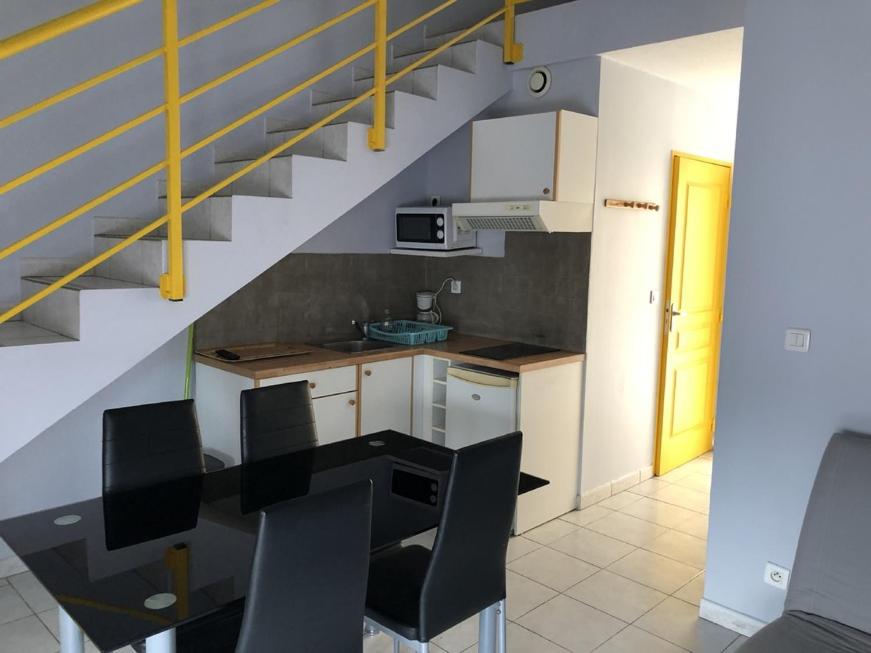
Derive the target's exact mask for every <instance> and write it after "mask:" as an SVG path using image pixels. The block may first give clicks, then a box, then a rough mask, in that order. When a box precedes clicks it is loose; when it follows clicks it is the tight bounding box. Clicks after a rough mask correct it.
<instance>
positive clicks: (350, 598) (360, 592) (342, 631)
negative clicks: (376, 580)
mask: <svg viewBox="0 0 871 653" xmlns="http://www.w3.org/2000/svg"><path fill="white" fill-rule="evenodd" d="M371 519H372V483H371V481H363V482H358V483H354V484H352V485H347V486H345V487H342V488H339V489H337V490H330V491H328V492H324V493H321V494H315V495H310V496H307V497H305V498H302V499H295V500H293V501H288V502H285V503H282V504H278V505H276V506H274V507H271V508H267V509H266V510H264V511H263V512H262V513H261V517H260V527H259V531H258V535H257V545H256V548H255V552H254V561H253V564H252V569H251V581H250V584H249V589H248V596H247V598H246V599H245V604H244V608H240V609H237V610H236V611H232V610H231V611H224V612H221V613H218V614H217V615H215V616H212V617H206V618H205V619H201V620H197V621H194V622H193V623H191V624H190V625H188V626H182V627H181V628H180V629H179V630H178V633H177V637H176V649H177V651H178V653H222V652H225V651H226V652H227V653H229V652H231V651H235V653H255V652H256V653H283V652H285V651H293V653H326V652H328V651H329V652H332V651H336V652H341V653H355V652H356V653H359V652H361V651H362V650H363V636H362V630H361V625H362V623H363V617H364V610H365V603H366V579H367V572H368V566H369V540H370V529H371Z"/></svg>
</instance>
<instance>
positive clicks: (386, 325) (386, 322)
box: [381, 308, 393, 333]
mask: <svg viewBox="0 0 871 653" xmlns="http://www.w3.org/2000/svg"><path fill="white" fill-rule="evenodd" d="M381 328H382V329H384V330H385V331H387V332H388V333H389V332H390V331H393V319H392V318H391V317H390V309H389V308H385V309H384V319H383V320H382V321H381Z"/></svg>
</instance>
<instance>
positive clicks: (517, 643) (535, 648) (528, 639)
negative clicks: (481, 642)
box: [463, 621, 566, 653]
mask: <svg viewBox="0 0 871 653" xmlns="http://www.w3.org/2000/svg"><path fill="white" fill-rule="evenodd" d="M508 651H509V653H565V651H566V649H564V648H563V647H562V646H557V645H556V644H554V643H553V642H549V641H548V640H546V639H545V638H544V637H541V636H540V635H536V634H535V633H534V632H532V631H531V630H527V629H526V628H524V627H523V626H521V625H520V624H516V623H514V622H511V621H509V622H508ZM463 653H478V645H477V644H475V645H474V646H472V647H471V648H469V649H466V650H465V651H464V652H463Z"/></svg>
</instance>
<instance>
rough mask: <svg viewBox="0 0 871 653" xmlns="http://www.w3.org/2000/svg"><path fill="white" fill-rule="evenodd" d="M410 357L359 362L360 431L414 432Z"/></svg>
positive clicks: (364, 432)
mask: <svg viewBox="0 0 871 653" xmlns="http://www.w3.org/2000/svg"><path fill="white" fill-rule="evenodd" d="M411 360H412V359H411V358H397V359H395V360H389V361H381V362H378V363H364V364H362V365H361V366H360V434H361V435H368V434H369V433H375V432H377V431H383V430H386V429H393V430H394V431H399V432H400V433H405V434H410V433H411V385H412V383H411V368H412V363H411Z"/></svg>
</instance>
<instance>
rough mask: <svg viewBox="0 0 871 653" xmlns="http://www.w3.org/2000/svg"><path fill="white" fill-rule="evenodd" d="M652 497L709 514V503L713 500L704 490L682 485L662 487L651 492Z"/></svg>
mask: <svg viewBox="0 0 871 653" xmlns="http://www.w3.org/2000/svg"><path fill="white" fill-rule="evenodd" d="M650 498H651V499H657V500H659V501H665V502H666V503H670V504H672V505H675V506H680V507H681V508H687V509H688V510H694V511H695V512H700V513H704V514H708V504H709V503H710V501H711V498H710V496H709V495H707V494H705V493H704V492H699V491H697V490H691V489H689V488H688V487H683V486H681V485H667V486H664V487H661V488H659V489H658V490H656V491H655V492H654V493H653V494H651V495H650Z"/></svg>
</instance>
